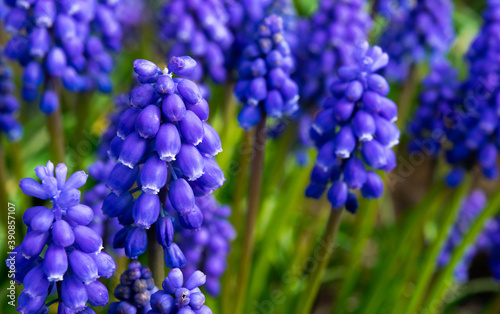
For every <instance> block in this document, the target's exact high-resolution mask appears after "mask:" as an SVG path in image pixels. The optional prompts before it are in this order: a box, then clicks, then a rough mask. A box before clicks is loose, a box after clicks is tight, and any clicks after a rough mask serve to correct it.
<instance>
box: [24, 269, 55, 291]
mask: <svg viewBox="0 0 500 314" xmlns="http://www.w3.org/2000/svg"><path fill="white" fill-rule="evenodd" d="M23 286H24V289H23V293H25V294H27V295H28V296H30V297H31V298H34V297H37V296H40V295H43V294H45V293H46V292H47V290H48V288H49V281H48V280H47V278H46V277H45V274H44V272H43V265H42V264H38V265H36V266H35V267H34V268H32V269H31V270H30V271H29V272H28V273H27V274H26V276H25V277H24V280H23Z"/></svg>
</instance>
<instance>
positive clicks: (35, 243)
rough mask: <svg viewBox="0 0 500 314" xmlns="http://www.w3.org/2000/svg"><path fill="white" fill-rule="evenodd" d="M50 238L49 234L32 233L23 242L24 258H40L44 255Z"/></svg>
mask: <svg viewBox="0 0 500 314" xmlns="http://www.w3.org/2000/svg"><path fill="white" fill-rule="evenodd" d="M48 238H49V233H48V232H36V231H30V232H28V234H27V235H26V237H25V238H24V240H23V246H22V252H23V256H24V257H26V258H30V257H33V256H38V255H40V253H42V250H43V248H44V247H45V244H46V243H47V240H48Z"/></svg>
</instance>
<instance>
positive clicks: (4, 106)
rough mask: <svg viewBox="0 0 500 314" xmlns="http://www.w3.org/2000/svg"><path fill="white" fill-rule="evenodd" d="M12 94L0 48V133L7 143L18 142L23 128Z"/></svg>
mask: <svg viewBox="0 0 500 314" xmlns="http://www.w3.org/2000/svg"><path fill="white" fill-rule="evenodd" d="M0 10H1V9H0ZM13 93H14V83H13V82H12V70H11V69H10V68H9V67H8V66H7V65H6V64H5V58H4V56H3V50H2V48H1V47H0V132H2V133H4V134H5V136H6V137H7V139H8V140H9V141H18V140H19V139H20V138H21V137H22V136H23V127H22V125H21V124H20V123H19V121H17V119H16V115H17V113H18V111H19V101H18V100H17V98H16V97H15V96H14V95H13Z"/></svg>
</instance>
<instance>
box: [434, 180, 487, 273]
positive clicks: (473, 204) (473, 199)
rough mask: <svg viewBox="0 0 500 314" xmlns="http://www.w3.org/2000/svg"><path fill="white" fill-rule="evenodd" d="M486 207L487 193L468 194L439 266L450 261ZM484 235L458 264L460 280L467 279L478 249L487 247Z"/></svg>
mask: <svg viewBox="0 0 500 314" xmlns="http://www.w3.org/2000/svg"><path fill="white" fill-rule="evenodd" d="M485 207H486V195H485V194H484V192H483V191H481V190H475V191H473V192H472V193H471V194H470V195H469V196H467V198H466V199H465V200H464V202H463V204H462V209H461V210H460V213H459V215H458V217H457V220H456V222H455V224H454V226H453V228H452V229H451V230H450V234H449V236H448V240H447V242H446V244H445V246H444V247H443V249H442V251H441V253H440V255H439V257H438V260H437V265H438V267H440V268H441V267H444V266H446V265H447V264H448V263H449V261H450V258H451V255H452V254H453V251H454V250H455V248H456V247H457V246H459V245H460V243H462V239H463V237H464V235H465V234H466V233H467V231H468V230H469V228H470V226H471V225H472V223H473V222H474V221H475V220H476V218H477V217H478V216H479V214H481V212H482V211H483V210H484V208H485ZM484 235H485V234H484V233H483V235H481V236H480V239H479V240H478V241H477V242H476V243H475V244H473V245H472V246H470V247H469V248H467V251H466V253H465V256H464V257H463V259H462V260H461V261H460V263H459V264H458V265H457V266H456V268H455V279H456V280H458V281H459V282H465V281H467V279H468V267H469V266H470V264H471V262H472V259H473V258H474V256H475V255H476V253H477V252H478V251H480V250H481V249H484V248H485V246H486V245H485V244H486V243H487V241H484V240H481V237H484Z"/></svg>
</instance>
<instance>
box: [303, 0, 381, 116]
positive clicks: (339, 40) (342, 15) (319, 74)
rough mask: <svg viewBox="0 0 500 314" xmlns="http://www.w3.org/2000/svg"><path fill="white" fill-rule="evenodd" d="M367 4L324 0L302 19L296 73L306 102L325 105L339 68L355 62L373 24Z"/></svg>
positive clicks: (361, 0)
mask: <svg viewBox="0 0 500 314" xmlns="http://www.w3.org/2000/svg"><path fill="white" fill-rule="evenodd" d="M365 8H366V1H365V0H355V1H343V0H322V1H320V2H319V7H318V10H317V11H316V13H314V15H313V16H312V17H311V19H310V20H303V21H301V29H300V34H301V35H302V37H301V38H300V39H301V45H300V46H299V49H297V50H296V51H297V53H296V55H297V60H298V62H297V66H298V71H296V72H295V76H296V77H297V80H298V82H300V83H299V86H300V96H301V101H302V102H303V103H304V106H308V107H311V106H315V107H320V106H322V104H323V102H324V101H325V100H326V98H328V97H329V96H330V95H331V93H330V91H329V87H330V85H331V84H332V83H333V82H334V81H335V80H336V79H337V71H338V69H339V68H340V67H341V66H345V65H351V64H354V63H355V60H354V57H353V56H354V54H353V51H354V49H355V47H356V46H357V45H359V44H361V43H363V42H364V41H366V40H367V34H368V33H369V32H370V30H371V29H372V24H373V22H372V19H371V17H370V15H369V14H368V13H367V12H366V11H365Z"/></svg>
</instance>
